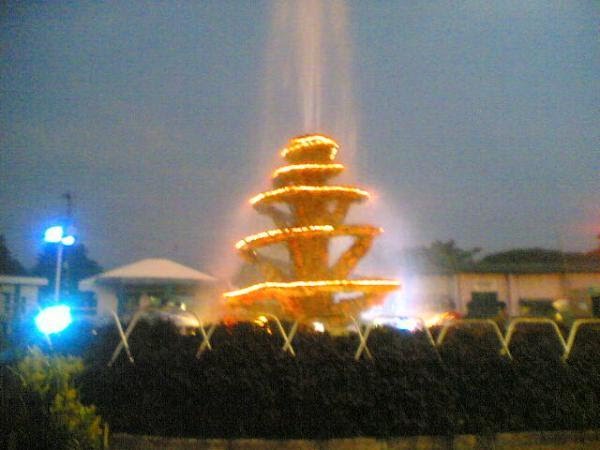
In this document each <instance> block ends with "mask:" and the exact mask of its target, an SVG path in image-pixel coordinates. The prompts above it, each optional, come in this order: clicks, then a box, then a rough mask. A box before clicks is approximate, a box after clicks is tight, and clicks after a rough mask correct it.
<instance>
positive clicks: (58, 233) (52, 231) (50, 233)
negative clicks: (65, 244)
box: [44, 225, 64, 244]
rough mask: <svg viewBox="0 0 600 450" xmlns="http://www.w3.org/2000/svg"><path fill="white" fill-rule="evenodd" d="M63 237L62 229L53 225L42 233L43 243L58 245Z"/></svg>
mask: <svg viewBox="0 0 600 450" xmlns="http://www.w3.org/2000/svg"><path fill="white" fill-rule="evenodd" d="M63 237H64V230H63V227H61V226H60V225H55V226H53V227H50V228H48V229H47V230H46V232H45V233H44V241H46V242H51V243H53V244H58V243H59V242H60V241H61V240H62V239H63Z"/></svg>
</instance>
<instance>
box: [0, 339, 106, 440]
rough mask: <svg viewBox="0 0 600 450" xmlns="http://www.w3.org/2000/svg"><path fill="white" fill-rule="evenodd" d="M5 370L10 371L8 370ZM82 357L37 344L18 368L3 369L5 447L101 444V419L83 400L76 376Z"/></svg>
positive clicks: (3, 436)
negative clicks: (43, 349)
mask: <svg viewBox="0 0 600 450" xmlns="http://www.w3.org/2000/svg"><path fill="white" fill-rule="evenodd" d="M5 369H6V370H5ZM83 369H84V366H83V361H82V360H81V359H78V358H73V357H65V356H47V355H44V354H43V353H42V352H41V351H40V350H39V349H37V348H33V349H31V350H30V351H29V353H28V354H27V355H26V356H25V357H24V358H22V359H21V360H19V361H18V362H17V363H16V365H15V367H6V366H4V367H0V370H3V373H2V375H3V376H2V378H1V379H0V383H1V384H2V386H0V387H1V388H2V390H3V391H4V392H5V394H4V395H5V397H4V398H3V402H4V403H5V405H3V406H5V407H7V411H8V408H10V414H7V415H6V417H5V418H3V420H4V421H6V423H5V424H6V425H8V427H7V430H5V433H0V434H2V436H1V437H0V447H2V448H27V449H48V448H54V449H100V448H103V447H102V420H101V418H100V416H98V415H97V414H96V408H95V407H94V406H86V405H84V404H83V403H82V402H81V399H80V395H79V391H78V390H77V388H76V386H75V378H76V377H77V376H78V375H80V374H81V373H82V372H83Z"/></svg>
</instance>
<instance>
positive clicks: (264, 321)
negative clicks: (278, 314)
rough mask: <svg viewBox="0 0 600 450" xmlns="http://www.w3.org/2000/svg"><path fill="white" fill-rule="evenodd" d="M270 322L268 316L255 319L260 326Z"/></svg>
mask: <svg viewBox="0 0 600 450" xmlns="http://www.w3.org/2000/svg"><path fill="white" fill-rule="evenodd" d="M268 322H269V319H267V316H258V317H257V318H256V319H254V323H255V324H256V325H258V326H259V327H264V326H265V325H266V324H267V323H268Z"/></svg>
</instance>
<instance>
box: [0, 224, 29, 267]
mask: <svg viewBox="0 0 600 450" xmlns="http://www.w3.org/2000/svg"><path fill="white" fill-rule="evenodd" d="M0 274H3V275H27V271H26V270H25V268H24V267H23V266H22V265H21V263H20V262H19V261H17V259H15V258H13V256H12V254H11V252H10V250H9V249H8V246H7V245H6V239H5V238H4V235H2V234H0Z"/></svg>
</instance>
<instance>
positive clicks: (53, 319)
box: [35, 305, 73, 334]
mask: <svg viewBox="0 0 600 450" xmlns="http://www.w3.org/2000/svg"><path fill="white" fill-rule="evenodd" d="M72 321H73V318H72V317H71V308H69V307H68V306H66V305H55V306H49V307H47V308H44V309H43V310H41V311H40V312H39V314H38V315H37V316H36V317H35V325H36V327H37V328H38V330H40V331H41V332H42V333H44V334H53V333H60V332H61V331H63V330H64V329H65V328H67V327H68V326H69V325H70V324H71V322H72Z"/></svg>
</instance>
